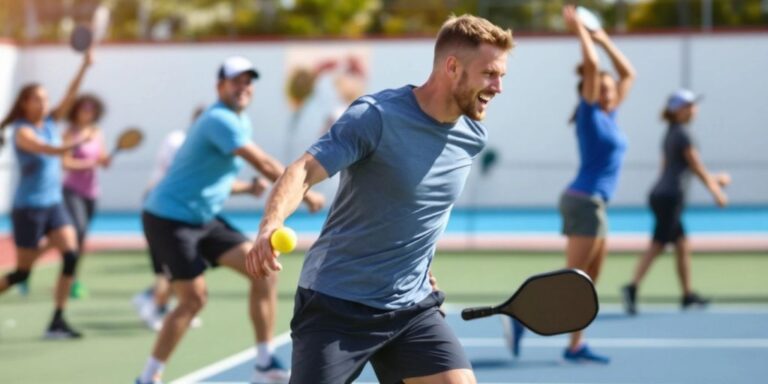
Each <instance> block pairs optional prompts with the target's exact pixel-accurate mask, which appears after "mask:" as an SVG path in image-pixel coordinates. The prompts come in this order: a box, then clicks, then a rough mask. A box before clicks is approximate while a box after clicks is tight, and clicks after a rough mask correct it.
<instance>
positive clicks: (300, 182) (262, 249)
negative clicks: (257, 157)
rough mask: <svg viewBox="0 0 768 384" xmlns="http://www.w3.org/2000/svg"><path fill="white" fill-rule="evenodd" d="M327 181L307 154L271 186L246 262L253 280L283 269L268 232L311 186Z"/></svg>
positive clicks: (283, 220) (291, 209) (317, 163)
mask: <svg viewBox="0 0 768 384" xmlns="http://www.w3.org/2000/svg"><path fill="white" fill-rule="evenodd" d="M326 178H328V173H327V172H326V171H325V168H323V166H322V165H320V163H319V162H318V161H317V160H316V159H315V158H314V157H313V156H312V155H310V154H304V156H302V157H301V158H300V159H299V160H297V161H296V162H294V163H293V164H291V165H290V166H289V167H288V168H287V169H286V170H285V172H284V173H283V175H282V176H281V177H280V179H279V180H277V182H276V183H275V185H274V188H273V189H272V192H271V193H270V195H269V199H268V200H267V206H266V208H265V211H264V217H263V218H262V219H261V225H260V226H259V235H258V236H257V238H256V243H255V244H254V246H253V249H251V251H250V252H249V253H248V257H247V258H246V269H247V270H248V272H249V273H250V274H252V275H254V276H257V277H267V276H269V275H270V274H271V273H272V272H277V271H280V270H281V269H282V268H283V267H282V265H280V263H279V262H278V261H277V256H278V253H277V252H276V251H274V250H273V249H272V245H271V243H270V238H271V236H272V232H274V231H275V230H277V229H278V228H280V227H282V226H283V223H284V222H285V219H286V218H288V216H289V215H290V214H291V213H293V212H294V211H295V210H296V208H297V207H298V206H299V204H300V203H301V200H302V198H303V197H304V195H305V194H306V193H308V191H309V188H311V187H312V186H313V185H315V184H317V183H319V182H321V181H323V180H325V179H326Z"/></svg>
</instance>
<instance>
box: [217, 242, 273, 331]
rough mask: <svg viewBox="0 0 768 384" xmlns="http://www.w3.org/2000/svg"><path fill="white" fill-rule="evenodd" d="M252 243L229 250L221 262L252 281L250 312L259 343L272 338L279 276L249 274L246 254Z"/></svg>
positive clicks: (220, 259)
mask: <svg viewBox="0 0 768 384" xmlns="http://www.w3.org/2000/svg"><path fill="white" fill-rule="evenodd" d="M251 247H252V244H251V243H243V244H241V245H239V246H237V247H235V248H232V249H230V250H229V251H227V252H226V253H225V254H224V255H223V256H222V257H221V258H219V263H220V264H221V265H224V266H227V267H229V268H232V269H234V270H235V271H237V272H240V273H241V274H242V275H243V276H245V277H246V278H248V279H249V280H250V282H251V288H250V293H249V298H250V300H249V314H250V317H251V322H252V323H253V330H254V333H255V335H256V342H257V343H268V342H270V341H271V340H272V335H273V334H274V330H275V318H276V314H277V276H276V275H273V276H271V277H269V278H267V279H257V278H254V277H251V276H250V275H248V273H247V271H246V269H245V255H246V254H248V251H249V250H250V249H251Z"/></svg>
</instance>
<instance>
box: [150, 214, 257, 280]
mask: <svg viewBox="0 0 768 384" xmlns="http://www.w3.org/2000/svg"><path fill="white" fill-rule="evenodd" d="M141 221H142V224H143V225H144V237H146V238H147V243H148V244H149V252H150V253H151V254H152V255H153V256H154V257H156V258H157V259H158V261H159V262H160V264H162V266H163V271H164V272H165V274H166V275H167V276H168V277H169V278H170V279H171V280H192V279H194V278H196V277H198V276H200V275H201V274H202V273H203V271H205V269H206V268H208V267H216V266H217V265H218V259H219V258H220V257H221V256H222V255H224V253H226V252H227V251H229V250H231V249H232V248H234V247H236V246H239V245H240V244H243V243H247V242H248V238H246V237H245V235H243V234H242V233H240V231H238V230H237V229H235V228H234V227H233V226H232V225H230V224H229V223H227V222H226V221H225V220H224V219H223V218H220V217H217V218H216V219H214V220H212V221H211V222H208V223H205V224H202V225H196V224H189V223H185V222H182V221H176V220H170V219H164V218H161V217H158V216H155V215H153V214H151V213H149V212H147V211H144V212H143V213H142V215H141Z"/></svg>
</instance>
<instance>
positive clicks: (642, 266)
mask: <svg viewBox="0 0 768 384" xmlns="http://www.w3.org/2000/svg"><path fill="white" fill-rule="evenodd" d="M662 252H664V244H661V243H659V242H656V241H652V242H651V245H650V246H649V247H648V249H646V250H645V253H643V255H642V256H641V257H640V260H638V262H637V267H635V276H634V277H633V278H632V285H634V286H639V285H640V282H642V280H643V277H645V274H646V273H648V270H649V269H650V268H651V264H653V261H654V260H656V257H657V256H659V255H660V254H661V253H662Z"/></svg>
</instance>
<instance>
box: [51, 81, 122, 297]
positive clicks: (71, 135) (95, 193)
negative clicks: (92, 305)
mask: <svg viewBox="0 0 768 384" xmlns="http://www.w3.org/2000/svg"><path fill="white" fill-rule="evenodd" d="M103 114H104V103H103V102H102V101H101V100H100V99H99V98H98V97H96V96H95V95H91V94H83V95H80V96H79V97H78V98H77V99H76V100H75V103H74V105H73V106H72V109H71V110H70V112H69V115H68V116H67V120H68V122H69V127H68V128H67V130H66V132H65V133H64V141H65V142H73V141H77V140H79V139H80V138H82V137H90V140H87V141H85V142H83V143H82V144H80V145H78V146H77V147H75V149H74V150H73V151H71V152H69V153H68V154H67V155H66V156H64V159H63V160H64V161H63V162H62V164H63V166H64V169H65V170H66V175H65V177H64V190H63V194H64V203H65V205H66V207H67V211H69V215H70V217H71V218H72V222H73V223H74V225H75V229H76V231H77V246H78V251H79V252H80V254H81V255H82V254H83V251H84V249H83V246H84V244H85V237H86V235H87V233H88V225H89V224H90V222H91V219H92V218H93V215H94V213H95V212H96V202H97V200H98V198H99V192H100V188H99V179H98V170H99V168H105V167H108V166H109V164H110V162H111V158H110V156H109V153H108V152H107V149H106V144H105V142H104V135H103V134H102V132H101V129H100V128H99V126H98V125H97V124H98V122H99V120H100V119H101V116H102V115H103ZM85 295H86V290H85V288H84V286H83V285H82V284H81V283H80V282H79V281H75V283H74V284H73V285H72V290H71V292H70V296H72V297H74V298H80V297H83V296H85Z"/></svg>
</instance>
